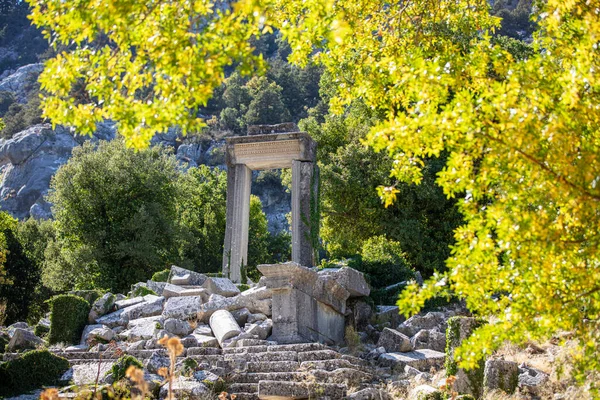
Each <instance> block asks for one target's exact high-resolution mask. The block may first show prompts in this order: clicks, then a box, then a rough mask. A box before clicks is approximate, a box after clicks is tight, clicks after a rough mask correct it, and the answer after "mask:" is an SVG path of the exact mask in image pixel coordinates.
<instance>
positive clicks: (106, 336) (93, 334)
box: [88, 325, 115, 342]
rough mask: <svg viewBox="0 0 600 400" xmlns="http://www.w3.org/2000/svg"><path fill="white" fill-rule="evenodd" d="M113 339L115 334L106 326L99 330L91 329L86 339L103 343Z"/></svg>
mask: <svg viewBox="0 0 600 400" xmlns="http://www.w3.org/2000/svg"><path fill="white" fill-rule="evenodd" d="M114 337H115V332H114V331H113V330H112V329H110V328H109V327H107V326H104V325H103V326H101V327H99V328H95V329H92V330H91V331H90V333H89V335H88V339H89V338H92V339H96V340H98V339H99V340H102V341H105V342H110V341H111V340H113V339H114Z"/></svg>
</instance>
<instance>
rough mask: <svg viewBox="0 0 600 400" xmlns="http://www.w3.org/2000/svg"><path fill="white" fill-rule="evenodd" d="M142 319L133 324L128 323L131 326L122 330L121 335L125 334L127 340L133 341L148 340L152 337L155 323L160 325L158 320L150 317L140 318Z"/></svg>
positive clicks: (155, 328) (155, 326)
mask: <svg viewBox="0 0 600 400" xmlns="http://www.w3.org/2000/svg"><path fill="white" fill-rule="evenodd" d="M141 319H142V320H143V321H141V322H139V323H135V324H129V325H128V326H131V328H129V329H128V330H126V331H124V332H123V333H122V334H121V335H125V336H126V338H127V341H129V342H135V341H138V340H148V339H152V338H153V337H154V334H155V332H156V331H157V330H158V329H157V324H158V326H160V322H158V321H156V320H153V319H151V318H141Z"/></svg>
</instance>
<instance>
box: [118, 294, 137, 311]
mask: <svg viewBox="0 0 600 400" xmlns="http://www.w3.org/2000/svg"><path fill="white" fill-rule="evenodd" d="M143 302H144V298H143V297H142V296H138V297H133V298H131V299H127V298H125V299H123V300H116V301H115V308H116V309H117V310H120V309H122V308H127V307H131V306H133V305H136V304H139V303H143Z"/></svg>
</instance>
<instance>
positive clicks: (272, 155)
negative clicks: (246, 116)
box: [225, 132, 317, 170]
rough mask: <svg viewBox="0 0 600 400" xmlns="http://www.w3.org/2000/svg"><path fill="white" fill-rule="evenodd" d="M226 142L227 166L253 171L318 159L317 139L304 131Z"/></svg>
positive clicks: (240, 137)
mask: <svg viewBox="0 0 600 400" xmlns="http://www.w3.org/2000/svg"><path fill="white" fill-rule="evenodd" d="M225 140H226V142H227V154H226V157H227V165H228V166H230V165H235V164H246V165H247V166H248V167H249V168H250V169H252V170H262V169H277V168H291V167H292V161H294V160H299V161H312V162H314V161H315V160H316V149H317V144H316V142H315V141H314V140H313V139H312V138H311V137H310V135H308V134H307V133H305V132H293V133H274V134H268V135H254V136H236V137H231V138H226V139H225Z"/></svg>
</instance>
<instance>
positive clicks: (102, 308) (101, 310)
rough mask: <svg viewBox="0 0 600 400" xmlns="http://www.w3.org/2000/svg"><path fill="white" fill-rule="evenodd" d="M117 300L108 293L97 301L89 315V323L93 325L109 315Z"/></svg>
mask: <svg viewBox="0 0 600 400" xmlns="http://www.w3.org/2000/svg"><path fill="white" fill-rule="evenodd" d="M116 300H117V297H116V296H115V295H114V294H112V293H106V294H104V295H103V296H102V297H100V298H99V299H96V301H94V304H92V308H91V309H90V313H89V315H88V322H89V323H90V324H93V323H95V322H96V320H97V319H98V318H100V317H101V316H103V315H106V314H108V313H109V312H110V311H111V310H112V309H113V307H114V306H115V301H116Z"/></svg>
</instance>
